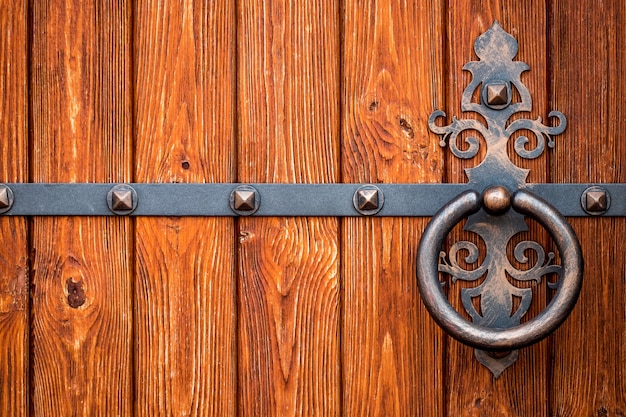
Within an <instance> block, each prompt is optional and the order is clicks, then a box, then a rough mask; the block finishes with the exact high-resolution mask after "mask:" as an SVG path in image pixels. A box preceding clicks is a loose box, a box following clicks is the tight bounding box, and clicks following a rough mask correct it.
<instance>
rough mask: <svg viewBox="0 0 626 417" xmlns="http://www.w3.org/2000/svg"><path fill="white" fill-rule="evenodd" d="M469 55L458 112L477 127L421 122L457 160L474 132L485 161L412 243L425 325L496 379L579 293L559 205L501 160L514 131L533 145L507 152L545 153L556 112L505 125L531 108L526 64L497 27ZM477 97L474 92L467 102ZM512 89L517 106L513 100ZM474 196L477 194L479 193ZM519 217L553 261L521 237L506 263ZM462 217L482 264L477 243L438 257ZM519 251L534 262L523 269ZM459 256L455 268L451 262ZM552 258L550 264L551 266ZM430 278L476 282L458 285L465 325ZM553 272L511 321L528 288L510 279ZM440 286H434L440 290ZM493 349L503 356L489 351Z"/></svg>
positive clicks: (520, 228)
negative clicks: (456, 343) (542, 239)
mask: <svg viewBox="0 0 626 417" xmlns="http://www.w3.org/2000/svg"><path fill="white" fill-rule="evenodd" d="M474 50H475V51H476V54H477V55H478V58H479V60H478V61H472V62H468V63H467V64H466V65H465V66H464V67H463V69H464V70H467V71H469V72H470V73H471V75H472V79H471V81H470V83H469V84H468V85H467V87H466V88H465V91H464V92H463V95H462V98H461V110H462V111H464V112H473V113H478V114H479V115H481V116H482V119H483V120H484V122H483V121H481V120H480V119H474V118H470V119H457V118H456V117H455V118H453V119H452V123H450V124H449V125H447V126H439V125H437V124H436V123H435V121H436V119H437V118H439V117H445V113H444V112H442V111H440V110H438V111H435V112H433V113H432V115H431V116H430V119H429V127H430V129H431V130H432V131H433V132H435V133H438V134H440V135H442V140H441V141H440V145H441V146H442V147H445V146H449V147H450V150H451V151H452V153H453V154H454V155H455V156H456V157H458V158H463V159H469V158H473V157H474V156H476V155H477V154H478V151H479V148H480V143H481V142H480V141H479V140H478V139H477V138H476V137H473V136H466V137H465V139H464V142H465V144H466V146H465V147H463V146H460V145H459V143H458V140H459V139H462V138H463V135H464V134H465V135H467V133H469V132H477V133H478V135H480V136H482V138H483V139H484V143H485V144H486V152H485V157H484V159H483V161H482V162H481V163H480V164H479V165H478V166H476V167H474V168H469V169H466V171H465V172H466V175H467V177H468V179H469V185H470V186H472V188H473V190H471V191H466V192H464V193H461V194H459V195H458V196H457V197H455V198H453V199H452V200H451V201H450V202H449V203H448V204H447V205H446V207H444V208H443V209H442V210H441V211H440V212H438V213H437V214H436V215H435V216H434V217H433V218H432V219H431V221H430V223H429V225H428V227H427V228H426V230H425V232H424V234H423V235H422V239H421V241H420V248H419V253H418V259H417V264H418V267H417V276H418V283H419V287H420V293H421V294H422V300H423V301H424V304H425V305H426V307H427V308H428V311H429V312H430V314H431V315H432V316H433V318H434V319H435V321H436V322H437V323H438V324H439V325H440V326H441V327H443V328H444V329H445V330H446V331H447V332H448V333H449V334H450V335H452V336H453V337H455V338H456V339H458V340H460V341H462V342H464V343H466V344H468V345H470V346H473V347H475V348H476V350H475V355H476V358H477V359H478V361H480V362H481V363H482V364H483V365H485V366H486V367H487V368H489V369H490V370H491V372H492V373H493V374H494V376H495V377H496V378H497V377H498V376H499V375H500V374H501V373H502V372H503V371H504V370H505V369H506V368H507V367H508V366H510V365H512V364H513V363H514V362H515V360H516V359H517V355H518V352H517V351H516V349H518V348H521V347H524V346H527V345H529V344H532V343H535V342H537V341H539V340H540V339H542V338H544V337H546V336H547V335H548V334H550V333H551V332H553V331H554V330H555V329H556V328H557V327H558V326H559V325H560V324H561V323H562V322H563V321H564V320H565V318H566V317H567V316H568V314H569V313H570V311H571V309H572V308H573V307H574V304H575V303H576V300H577V299H578V294H579V292H580V289H581V284H582V270H583V262H582V256H581V250H580V245H579V243H578V240H577V239H576V235H575V234H574V232H573V231H572V229H571V227H570V226H569V225H568V224H567V222H566V221H565V219H564V218H563V217H562V215H561V214H560V213H559V208H557V207H555V206H553V205H551V204H550V203H549V202H547V201H545V200H543V199H542V198H540V197H539V196H537V195H535V194H533V192H532V191H530V190H528V188H527V186H526V177H527V176H528V170H526V169H522V168H519V167H517V166H515V165H514V164H513V162H512V161H511V160H510V159H509V156H508V154H507V143H508V141H509V139H510V138H511V137H512V136H513V135H514V134H515V133H517V132H521V133H524V132H530V133H531V134H532V135H533V136H534V138H535V141H534V145H530V141H529V139H528V137H527V136H525V135H520V136H518V137H517V138H516V139H515V143H514V150H515V152H516V153H517V154H518V155H519V156H521V157H522V158H526V159H534V158H537V157H539V156H540V155H541V154H542V153H543V152H544V150H545V144H546V140H547V144H548V147H551V148H552V147H554V146H555V142H554V139H553V136H554V135H558V134H560V133H562V132H563V131H564V130H565V127H566V125H567V122H566V119H565V116H564V115H563V114H562V113H560V112H558V111H552V112H551V113H550V114H549V118H556V119H557V120H558V123H557V124H556V125H555V126H547V125H544V124H543V123H542V121H541V118H538V119H537V120H530V119H525V118H523V117H517V118H515V119H513V120H510V119H511V116H513V115H516V114H519V113H520V112H528V111H530V110H531V108H532V100H531V96H530V92H529V91H528V89H527V88H526V86H525V85H524V84H523V83H522V82H521V74H522V72H524V71H527V70H528V69H529V67H528V65H527V64H526V63H524V62H520V61H513V58H514V57H515V55H516V54H517V41H516V40H515V38H513V36H511V35H510V34H508V33H507V32H505V31H504V30H503V29H502V27H501V26H500V25H499V24H498V22H495V23H494V24H493V25H492V26H491V28H490V29H489V30H487V32H485V33H483V34H482V35H480V36H479V37H478V38H477V39H476V42H475V43H474ZM477 91H478V92H479V93H480V94H479V98H478V99H477V100H475V99H474V98H473V97H475V92H477ZM513 91H516V92H517V96H519V99H518V100H514V99H513V97H514V94H513ZM526 134H527V133H526ZM529 146H530V149H529ZM482 190H485V191H484V192H483V193H481V192H480V191H482ZM578 195H579V196H582V197H581V198H582V208H583V209H584V210H585V212H587V213H588V214H595V213H598V214H601V213H604V212H605V211H606V210H607V209H608V197H607V196H608V192H604V193H603V192H601V191H600V190H598V189H596V188H593V189H591V190H589V189H588V190H585V191H583V192H582V193H581V194H578ZM510 208H513V210H510ZM525 216H529V217H532V218H534V219H536V220H537V221H538V222H539V224H541V225H542V226H543V227H544V228H545V229H546V230H547V231H548V232H549V234H550V236H552V239H553V240H554V242H555V243H556V246H557V247H558V249H559V255H560V257H559V258H557V257H556V256H555V254H554V253H552V252H549V253H548V254H547V255H546V252H545V250H544V248H543V247H542V246H541V245H540V244H539V243H537V242H535V241H531V240H525V241H522V242H519V243H517V245H516V246H515V248H514V251H513V252H514V256H515V260H516V261H517V262H518V263H519V264H522V265H526V266H527V267H526V268H522V269H518V268H516V267H515V266H514V263H513V262H511V261H509V259H508V258H507V245H508V243H509V242H510V241H511V240H512V239H513V237H514V236H515V235H517V234H519V233H520V232H524V231H527V230H528V226H527V225H526V221H525V218H524V217H525ZM465 217H467V222H466V223H465V227H464V229H465V230H466V231H469V232H473V233H475V234H477V235H478V236H479V237H480V238H481V239H482V241H483V242H484V246H485V250H486V253H485V255H484V259H483V260H482V262H479V259H480V253H479V252H480V250H479V246H477V245H476V244H475V243H473V242H470V241H465V240H463V241H458V242H455V243H454V244H452V246H451V247H450V249H449V252H448V253H446V252H445V251H442V249H441V248H442V244H443V243H444V242H445V240H446V237H447V235H448V234H449V233H450V231H451V230H452V228H453V227H454V226H455V225H456V224H457V223H458V222H460V221H461V220H462V219H464V218H465ZM529 252H531V253H533V254H534V257H535V259H536V260H535V262H534V263H532V264H531V262H530V261H529V258H528V256H527V255H528V253H529ZM461 255H462V256H464V259H463V260H464V262H460V260H459V258H460V257H461ZM556 259H560V264H558V263H556V262H555V261H556ZM464 264H465V265H467V266H466V267H464V266H463V265H464ZM440 273H441V274H442V275H444V276H445V275H447V276H450V277H451V279H450V281H449V282H450V287H451V289H450V291H452V290H453V289H452V287H453V284H454V283H455V282H456V281H458V280H462V281H470V282H475V283H477V285H475V286H474V287H470V288H462V289H461V301H462V304H463V308H464V310H465V312H466V313H467V315H468V316H469V317H470V319H471V322H470V321H468V320H466V319H465V318H463V316H461V314H459V313H458V312H457V311H456V310H455V309H454V308H453V307H452V305H451V304H450V303H449V302H448V300H447V299H446V297H445V295H444V293H443V290H442V287H441V285H442V283H441V282H440V281H439V274H440ZM555 275H556V276H557V277H558V279H557V280H556V281H549V280H546V281H548V282H547V285H548V287H549V288H552V289H555V290H556V294H555V295H554V297H553V299H552V301H550V303H549V304H548V306H547V307H546V308H545V309H544V310H543V311H542V312H541V313H539V314H538V315H537V316H535V317H534V318H532V319H531V320H529V321H528V322H526V323H523V324H521V319H522V317H523V316H524V315H525V314H526V313H527V312H528V309H529V307H530V304H531V301H532V289H531V288H528V287H523V286H521V287H520V286H518V285H519V284H517V283H523V282H528V281H535V282H536V283H540V282H541V281H542V278H543V277H544V276H555ZM447 282H448V281H445V280H444V284H445V283H447ZM516 300H517V301H518V303H519V305H517V306H516V305H515V301H516ZM474 301H476V302H477V304H475V303H474ZM494 351H499V352H505V353H504V354H502V353H501V354H497V355H494V354H490V353H489V352H494Z"/></svg>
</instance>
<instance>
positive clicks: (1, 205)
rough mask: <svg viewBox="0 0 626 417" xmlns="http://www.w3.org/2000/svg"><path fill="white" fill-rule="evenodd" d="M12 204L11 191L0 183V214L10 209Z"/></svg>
mask: <svg viewBox="0 0 626 417" xmlns="http://www.w3.org/2000/svg"><path fill="white" fill-rule="evenodd" d="M12 206H13V191H11V189H10V188H9V187H7V186H6V185H4V184H0V214H2V213H6V212H7V211H9V210H11V207H12Z"/></svg>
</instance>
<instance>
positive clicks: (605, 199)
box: [580, 186, 611, 215]
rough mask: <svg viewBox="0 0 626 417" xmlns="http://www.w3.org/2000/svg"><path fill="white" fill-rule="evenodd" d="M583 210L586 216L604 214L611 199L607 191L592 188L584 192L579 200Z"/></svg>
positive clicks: (595, 187) (600, 188) (596, 187)
mask: <svg viewBox="0 0 626 417" xmlns="http://www.w3.org/2000/svg"><path fill="white" fill-rule="evenodd" d="M580 202H581V205H582V207H583V210H585V211H586V212H587V213H588V214H591V215H598V214H604V213H606V212H607V210H608V209H609V206H610V204H611V198H610V196H609V193H608V191H607V190H605V189H604V188H602V187H598V186H593V187H589V188H587V189H586V190H585V192H584V193H583V195H582V198H581V199H580Z"/></svg>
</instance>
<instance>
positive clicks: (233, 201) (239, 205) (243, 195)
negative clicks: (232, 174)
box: [230, 185, 261, 216]
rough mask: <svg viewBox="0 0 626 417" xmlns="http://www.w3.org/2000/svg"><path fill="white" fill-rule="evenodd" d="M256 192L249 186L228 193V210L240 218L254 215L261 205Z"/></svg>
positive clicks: (242, 186)
mask: <svg viewBox="0 0 626 417" xmlns="http://www.w3.org/2000/svg"><path fill="white" fill-rule="evenodd" d="M260 200H261V198H260V195H259V193H258V191H257V190H256V189H255V188H254V187H251V186H249V185H240V186H239V187H237V188H235V189H234V190H233V192H232V193H230V208H231V209H232V210H233V211H234V212H235V213H237V214H239V215H240V216H249V215H251V214H254V213H255V212H256V211H257V210H258V209H259V205H260V203H261V201H260Z"/></svg>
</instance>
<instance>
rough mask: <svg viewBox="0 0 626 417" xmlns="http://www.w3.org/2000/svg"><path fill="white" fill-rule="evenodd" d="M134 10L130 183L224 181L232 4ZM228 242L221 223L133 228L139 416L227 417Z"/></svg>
mask: <svg viewBox="0 0 626 417" xmlns="http://www.w3.org/2000/svg"><path fill="white" fill-rule="evenodd" d="M134 10H135V16H134V17H135V21H134V28H135V34H134V37H135V51H134V62H135V70H134V72H135V85H134V88H135V106H134V108H135V132H136V145H135V149H136V152H135V155H136V156H135V161H136V169H135V179H136V181H139V182H229V181H232V180H233V162H234V152H233V150H234V140H235V137H234V130H233V125H234V124H233V105H234V101H233V91H234V84H235V80H234V74H235V55H234V34H235V20H234V19H235V11H234V6H233V2H229V1H220V2H203V1H194V2H168V1H137V2H136V3H135V8H134ZM163 197H164V198H167V196H163ZM234 240H235V232H234V220H233V219H231V218H190V217H184V218H180V217H163V218H145V217H144V218H138V219H137V223H136V264H135V270H136V285H135V323H136V325H135V328H136V342H137V346H136V349H135V391H136V414H137V415H141V416H155V415H168V416H170V415H172V416H173V415H175V416H183V415H203V416H208V415H212V416H218V415H219V416H229V415H234V414H235V407H236V379H235V376H236V374H235V372H236V364H237V362H236V359H235V349H236V346H235V334H236V333H235V332H236V328H235V318H236V316H235V288H236V286H235V281H234V267H235V254H234V249H235V246H234Z"/></svg>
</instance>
